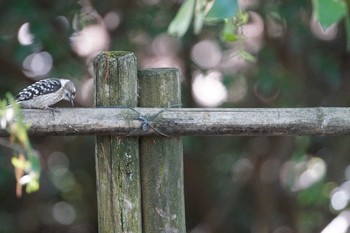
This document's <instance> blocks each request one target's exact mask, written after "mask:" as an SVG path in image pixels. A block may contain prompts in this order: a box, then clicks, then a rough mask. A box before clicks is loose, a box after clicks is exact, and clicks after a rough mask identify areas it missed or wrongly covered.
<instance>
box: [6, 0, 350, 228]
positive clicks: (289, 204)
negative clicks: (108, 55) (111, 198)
mask: <svg viewBox="0 0 350 233" xmlns="http://www.w3.org/2000/svg"><path fill="white" fill-rule="evenodd" d="M195 2H196V3H198V5H197V7H198V8H196V5H194V4H195ZM203 2H206V1H194V0H193V1H192V0H187V1H186V3H185V4H184V5H186V4H188V5H187V6H188V8H187V9H185V10H183V11H182V13H181V16H179V17H178V18H177V17H176V14H177V12H181V10H179V9H181V7H183V6H184V5H181V4H180V3H179V2H178V1H157V0H140V1H91V2H88V1H79V2H76V1H52V0H49V1H44V0H36V1H34V0H31V1H24V0H22V1H1V2H0V50H1V53H0V72H1V83H0V98H4V93H6V92H8V91H10V92H12V93H17V92H18V91H19V90H21V89H22V88H23V87H24V86H27V85H28V84H29V83H32V82H34V80H33V79H37V78H42V76H54V77H67V78H70V79H72V80H73V81H74V82H75V83H76V84H77V86H78V96H77V105H78V106H82V107H84V106H92V99H93V92H92V90H89V89H88V87H89V85H88V84H89V82H90V81H91V78H92V75H93V72H92V69H91V60H92V59H93V55H92V54H93V53H91V54H90V55H89V56H87V55H82V52H84V51H86V50H81V51H82V52H80V53H79V52H78V50H74V49H73V46H72V44H73V38H76V37H73V34H74V35H75V36H79V35H81V34H83V33H82V32H83V30H84V29H85V28H88V27H89V26H91V25H96V24H97V25H100V26H101V25H103V27H105V28H104V30H105V31H103V30H102V31H100V32H99V33H95V34H94V36H92V37H91V38H90V39H91V41H93V38H100V37H99V36H102V34H103V32H105V33H106V34H107V35H108V38H109V42H108V43H107V44H106V46H105V47H102V49H109V50H129V51H133V52H134V53H135V54H136V56H137V57H138V62H139V66H140V68H144V67H159V66H176V67H179V68H180V69H181V71H182V75H183V77H182V81H183V89H182V95H183V106H184V107H202V106H203V105H201V104H200V102H198V96H197V94H196V92H195V91H194V80H195V79H196V78H197V79H198V76H197V74H201V75H202V76H201V77H205V78H203V80H211V81H213V80H214V81H215V83H216V84H217V83H218V81H217V80H219V81H220V82H221V84H222V85H224V87H225V89H224V90H226V92H227V95H226V98H225V99H224V101H223V102H222V103H221V105H219V106H218V107H262V108H266V107H313V106H334V107H335V106H336V107H345V106H349V104H350V95H349V86H350V81H349V74H350V66H349V61H350V57H349V54H348V52H347V50H346V48H347V44H348V43H347V41H348V38H349V37H347V34H349V32H348V31H346V29H347V28H348V25H349V23H348V17H347V11H346V14H345V15H344V12H343V11H337V12H335V11H334V12H335V13H334V14H338V15H333V16H332V15H330V16H332V17H330V16H329V15H328V16H327V17H329V18H326V19H324V18H322V17H323V16H324V15H323V13H322V12H324V9H326V8H327V7H326V8H325V6H324V5H322V4H324V3H326V2H325V1H321V0H320V1H277V2H276V1H263V2H261V1H240V2H239V5H240V7H241V9H240V10H241V11H242V12H246V13H247V15H249V17H248V18H247V19H244V20H243V21H244V22H245V23H244V24H242V21H239V22H240V24H235V22H237V18H229V19H227V18H226V19H222V21H220V22H217V23H215V24H213V23H210V24H205V25H204V24H203V22H204V14H203V10H204V9H203V5H205V4H203V5H201V4H199V3H203ZM248 2H250V3H249V4H248ZM331 2H332V3H330V2H328V3H326V4H336V5H337V6H336V8H337V7H339V6H340V7H343V5H344V3H343V2H342V1H331ZM315 3H317V4H318V8H317V9H318V10H317V9H315ZM186 10H189V11H191V12H186ZM315 11H316V12H318V13H317V17H318V20H319V21H320V22H321V24H322V25H323V26H325V27H328V26H329V25H330V24H332V23H338V24H336V25H335V26H334V29H332V30H330V29H329V30H327V31H324V30H323V29H322V27H319V25H317V23H315V19H314V18H313V14H314V12H315ZM230 12H232V11H230ZM234 12H236V11H234ZM330 12H333V11H330ZM330 12H328V11H327V14H328V13H330ZM342 12H343V13H342ZM178 14H180V13H178ZM183 15H185V16H186V17H184V16H183ZM196 15H198V16H196ZM107 16H108V17H107ZM226 16H227V15H226ZM226 16H225V17H226ZM196 17H197V19H196ZM344 18H345V22H344V20H343V19H344ZM108 19H109V20H108ZM173 19H174V20H175V21H177V23H178V24H179V25H180V26H179V27H180V29H181V30H178V29H177V30H174V31H175V32H176V33H175V34H177V35H183V37H182V38H181V39H177V38H172V37H170V36H169V35H167V34H166V32H167V29H168V26H169V25H171V24H170V23H171V22H174V21H172V20H173ZM192 20H194V21H193V23H194V25H193V24H191V23H192ZM234 20H236V21H234ZM25 23H29V30H30V34H29V35H32V42H31V43H28V44H23V43H20V42H19V39H18V34H19V30H20V28H21V27H22V26H23V25H24V24H25ZM113 25H114V26H113ZM107 26H108V27H107ZM192 27H193V29H194V31H195V32H196V33H197V34H194V33H192V30H189V31H188V32H187V30H188V29H192ZM331 28H332V27H331ZM185 32H187V33H186V34H185ZM84 33H85V32H84ZM27 35H28V34H27ZM101 38H102V37H101ZM222 38H224V40H222ZM237 38H238V39H237ZM100 41H102V40H100ZM203 41H205V42H206V43H204V44H205V46H203V47H200V48H199V49H198V50H197V51H199V54H197V53H195V52H194V48H195V46H199V45H200V43H199V42H203ZM232 41H235V42H234V43H233V42H232ZM79 43H80V44H83V43H84V42H83V41H80V42H79ZM79 43H78V44H77V46H78V45H79ZM83 48H85V49H88V48H89V46H85V47H83ZM209 48H211V49H212V50H210V53H209V52H208V53H207V54H205V53H203V54H202V53H200V52H206V51H209V50H208V49H209ZM80 49H81V48H80ZM43 51H46V52H47V53H49V54H50V56H51V58H52V68H51V69H50V70H49V72H48V73H47V74H45V75H42V76H40V75H39V76H31V77H28V73H27V70H26V69H25V67H26V66H25V64H24V61H25V60H26V59H27V58H28V56H30V55H33V54H38V53H39V52H43ZM242 51H246V52H247V54H242ZM248 55H252V56H253V57H249V56H248ZM247 56H248V57H247ZM203 57H204V58H203ZM242 57H243V59H242ZM39 58H43V57H39ZM214 58H215V59H214ZM247 58H248V59H247ZM211 59H212V60H213V61H212V62H211V63H209V61H211ZM32 63H34V62H33V60H32ZM48 64H49V63H48ZM34 68H35V69H38V67H34ZM39 68H40V67H39ZM213 71H215V72H214V73H216V74H220V75H221V76H220V77H219V78H213V79H210V75H209V74H212V73H213ZM221 79H222V80H221ZM203 80H202V81H203ZM202 83H205V82H202ZM210 84H212V83H210ZM210 87H211V89H209V90H210V91H209V92H211V91H213V92H214V88H213V86H210ZM90 89H91V86H90ZM203 89H204V87H201V88H199V90H203ZM205 90H207V89H205ZM209 94H212V93H208V95H207V97H206V98H208V99H209V96H211V95H209ZM204 96H205V95H204ZM60 106H65V105H60ZM349 139H350V138H349V137H348V136H342V137H328V138H325V137H184V146H185V148H184V149H185V150H184V151H185V154H184V158H185V164H184V165H185V190H186V193H185V197H186V211H187V212H186V213H187V215H186V218H187V219H186V220H187V228H188V231H189V232H191V231H193V232H195V230H201V229H206V230H207V232H208V231H209V232H240V233H245V232H259V233H264V232H274V233H277V232H283V231H284V232H305V233H308V232H320V231H321V230H322V229H323V228H324V227H325V226H326V225H327V224H329V222H330V221H331V220H332V219H333V218H335V217H336V216H337V215H338V213H339V212H341V211H343V210H346V209H347V206H348V204H347V202H345V201H344V200H343V203H345V206H344V207H342V208H340V209H337V210H336V209H334V208H331V207H330V206H332V205H331V200H332V195H333V194H335V193H336V191H337V190H345V188H344V187H345V186H346V185H344V184H345V182H347V181H348V180H349V179H350V174H349V173H350V170H349V167H348V165H349V164H350V160H349V156H348V155H349V152H350V144H349V143H348V141H349ZM31 141H32V145H33V148H35V149H36V150H38V151H39V153H40V154H41V156H42V159H41V165H42V175H41V176H40V190H39V191H38V192H36V193H33V194H30V195H26V194H25V195H24V196H23V197H22V198H21V199H17V198H16V196H15V195H14V193H15V190H16V180H15V178H14V175H13V166H12V164H11V160H10V159H9V158H10V157H11V156H12V154H11V152H9V151H8V150H7V149H5V148H0V155H2V156H0V232H1V233H3V232H4V233H12V232H29V233H30V232H86V233H90V232H97V222H96V221H97V216H96V208H97V207H96V187H95V170H94V138H93V137H53V136H52V137H32V138H31ZM5 155H6V156H5ZM7 155H9V156H7ZM323 165H325V167H324V166H323ZM324 168H325V170H324ZM321 172H322V173H321ZM312 175H316V176H317V178H318V180H314V183H309V184H307V183H300V182H299V181H305V177H307V176H312ZM303 177H304V179H302V178H303ZM306 181H307V179H306ZM309 181H310V180H309ZM307 185H309V186H307ZM208 229H209V230H208Z"/></svg>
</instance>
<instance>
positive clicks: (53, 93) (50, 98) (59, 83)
mask: <svg viewBox="0 0 350 233" xmlns="http://www.w3.org/2000/svg"><path fill="white" fill-rule="evenodd" d="M75 92H76V89H75V86H74V83H73V82H72V81H70V80H68V79H43V80H40V81H38V82H36V83H33V84H32V85H30V86H28V87H26V88H24V89H23V90H22V91H21V92H20V93H19V94H18V95H17V96H16V97H15V99H16V101H17V102H18V104H19V105H20V106H21V107H22V108H38V109H48V108H49V106H51V105H54V104H55V103H58V102H59V101H61V100H67V101H70V102H71V104H72V106H73V100H74V98H75Z"/></svg>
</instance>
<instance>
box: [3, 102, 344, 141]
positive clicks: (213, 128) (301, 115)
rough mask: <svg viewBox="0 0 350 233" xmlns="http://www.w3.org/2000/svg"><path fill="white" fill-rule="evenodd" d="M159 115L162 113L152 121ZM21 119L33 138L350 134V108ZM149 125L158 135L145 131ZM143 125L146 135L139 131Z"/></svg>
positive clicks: (86, 111) (143, 111) (87, 113)
mask: <svg viewBox="0 0 350 233" xmlns="http://www.w3.org/2000/svg"><path fill="white" fill-rule="evenodd" d="M136 111H137V112H136ZM160 111H163V112H161V113H160V114H159V115H158V116H157V117H155V118H154V119H153V120H152V118H153V117H154V116H155V115H156V114H158V113H159V112H160ZM138 112H139V113H140V114H139V113H138ZM23 115H24V121H25V122H26V123H28V124H30V125H31V128H30V130H29V134H30V135H118V136H141V135H158V134H160V133H162V134H166V135H169V136H171V135H203V136H205V135H223V136H224V135H226V136H228V135H231V136H257V135H261V136H293V135H344V134H349V133H350V108H325V107H318V108H258V109H256V108H251V109H249V108H242V109H238V108H222V109H207V108H170V109H162V108H135V109H134V110H132V109H128V108H118V107H115V108H62V109H58V110H57V111H56V112H54V114H53V113H52V111H50V110H35V109H25V110H23ZM140 115H141V116H142V117H139V116H140ZM147 120H148V121H149V122H147ZM146 123H149V124H150V125H151V126H152V127H153V128H155V129H156V130H157V131H159V132H160V133H159V132H156V131H155V130H153V129H152V127H147V126H148V125H147V124H146ZM142 124H143V125H144V127H143V128H144V130H143V129H141V128H140V129H139V130H136V129H137V128H139V127H140V126H141V125H142ZM147 128H148V129H147ZM135 130H136V131H135ZM6 135H8V134H7V132H6V130H4V129H1V130H0V136H6Z"/></svg>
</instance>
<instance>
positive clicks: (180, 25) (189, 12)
mask: <svg viewBox="0 0 350 233" xmlns="http://www.w3.org/2000/svg"><path fill="white" fill-rule="evenodd" d="M195 2H196V0H186V1H185V2H184V3H183V4H182V5H181V7H180V9H179V11H178V12H177V14H176V16H175V18H174V19H173V20H172V21H171V23H170V24H169V27H168V33H169V34H170V35H172V36H176V37H182V36H183V35H185V33H186V32H187V30H188V28H189V27H190V23H191V20H192V17H193V13H194V4H195Z"/></svg>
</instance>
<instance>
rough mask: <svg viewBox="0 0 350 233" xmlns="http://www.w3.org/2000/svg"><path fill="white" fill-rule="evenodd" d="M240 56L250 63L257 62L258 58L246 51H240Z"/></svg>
mask: <svg viewBox="0 0 350 233" xmlns="http://www.w3.org/2000/svg"><path fill="white" fill-rule="evenodd" d="M239 56H240V57H241V58H243V59H244V60H247V61H250V62H256V57H255V56H253V55H252V54H250V53H248V52H246V51H243V50H242V51H240V53H239Z"/></svg>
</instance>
